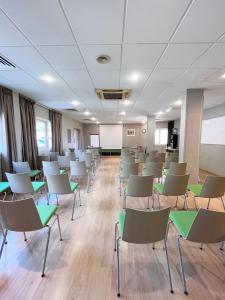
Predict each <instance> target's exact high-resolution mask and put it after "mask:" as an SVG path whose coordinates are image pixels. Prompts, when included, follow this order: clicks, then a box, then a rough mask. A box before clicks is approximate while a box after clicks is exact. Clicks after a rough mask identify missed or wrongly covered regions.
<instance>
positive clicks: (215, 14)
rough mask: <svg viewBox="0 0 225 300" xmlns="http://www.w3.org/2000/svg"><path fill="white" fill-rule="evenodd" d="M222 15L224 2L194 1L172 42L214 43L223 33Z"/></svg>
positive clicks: (224, 29)
mask: <svg viewBox="0 0 225 300" xmlns="http://www.w3.org/2000/svg"><path fill="white" fill-rule="evenodd" d="M181 2H182V1H181ZM224 14H225V1H224V0H213V1H212V0H197V1H194V2H193V4H192V6H191V8H190V10H189V11H188V13H187V15H186V17H185V19H184V20H183V22H182V23H181V25H180V27H179V28H178V30H177V32H176V34H175V35H174V37H173V39H172V41H173V42H177V43H183V42H184V43H188V42H192V43H199V42H214V41H216V40H217V39H218V38H219V37H220V36H221V35H222V34H223V33H224V32H225V18H224Z"/></svg>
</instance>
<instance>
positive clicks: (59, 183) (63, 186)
mask: <svg viewBox="0 0 225 300" xmlns="http://www.w3.org/2000/svg"><path fill="white" fill-rule="evenodd" d="M46 177H47V184H48V191H49V193H50V194H71V193H72V192H71V187H70V181H69V177H68V174H60V175H50V174H48V175H47V176H46Z"/></svg>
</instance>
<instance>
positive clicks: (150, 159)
mask: <svg viewBox="0 0 225 300" xmlns="http://www.w3.org/2000/svg"><path fill="white" fill-rule="evenodd" d="M158 161H159V159H158V157H157V156H155V155H148V156H147V157H146V160H145V162H158Z"/></svg>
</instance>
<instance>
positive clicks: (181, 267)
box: [177, 236, 188, 295]
mask: <svg viewBox="0 0 225 300" xmlns="http://www.w3.org/2000/svg"><path fill="white" fill-rule="evenodd" d="M180 238H181V236H180V237H179V238H178V239H177V245H178V253H179V259H180V269H181V276H182V281H183V286H184V293H185V295H187V294H188V292H187V286H186V279H185V274H184V265H183V259H182V254H181V245H180Z"/></svg>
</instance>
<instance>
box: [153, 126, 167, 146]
mask: <svg viewBox="0 0 225 300" xmlns="http://www.w3.org/2000/svg"><path fill="white" fill-rule="evenodd" d="M163 130H167V140H166V141H165V143H163V142H162V141H161V140H162V138H161V135H162V133H161V131H163ZM157 133H158V134H159V143H156V135H157ZM167 141H168V128H156V130H155V145H158V146H166V145H167Z"/></svg>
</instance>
